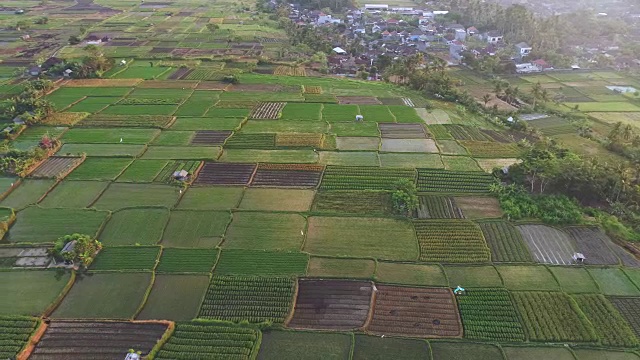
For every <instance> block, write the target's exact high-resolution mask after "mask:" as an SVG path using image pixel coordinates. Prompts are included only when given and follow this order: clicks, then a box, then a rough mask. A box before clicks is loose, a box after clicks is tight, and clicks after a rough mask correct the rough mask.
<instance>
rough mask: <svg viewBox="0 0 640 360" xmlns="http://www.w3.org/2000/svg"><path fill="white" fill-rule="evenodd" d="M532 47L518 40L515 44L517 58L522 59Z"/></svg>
mask: <svg viewBox="0 0 640 360" xmlns="http://www.w3.org/2000/svg"><path fill="white" fill-rule="evenodd" d="M531 50H533V48H532V47H531V46H529V44H527V43H526V42H520V43H517V44H516V57H517V58H519V59H523V58H525V57H527V56H528V55H529V54H530V53H531Z"/></svg>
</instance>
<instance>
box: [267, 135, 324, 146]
mask: <svg viewBox="0 0 640 360" xmlns="http://www.w3.org/2000/svg"><path fill="white" fill-rule="evenodd" d="M321 144H322V134H314V133H308V134H299V133H279V134H277V135H276V146H283V147H313V148H317V147H320V145H321Z"/></svg>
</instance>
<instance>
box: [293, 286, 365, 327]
mask: <svg viewBox="0 0 640 360" xmlns="http://www.w3.org/2000/svg"><path fill="white" fill-rule="evenodd" d="M372 290H373V288H372V286H371V282H369V281H346V280H307V279H300V280H298V298H297V299H296V306H295V310H294V313H293V318H292V319H291V321H290V322H289V324H288V326H289V327H292V328H302V329H325V330H350V329H357V328H360V327H362V326H364V323H365V321H366V320H367V317H368V316H369V307H370V303H371V293H372Z"/></svg>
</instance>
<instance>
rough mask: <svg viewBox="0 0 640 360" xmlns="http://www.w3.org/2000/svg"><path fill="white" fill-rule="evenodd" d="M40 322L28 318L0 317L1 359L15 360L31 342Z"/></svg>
mask: <svg viewBox="0 0 640 360" xmlns="http://www.w3.org/2000/svg"><path fill="white" fill-rule="evenodd" d="M37 324H38V321H37V320H36V319H35V318H32V317H26V316H0V358H3V359H14V358H15V356H16V355H18V353H19V352H20V350H22V348H23V347H24V346H25V345H26V344H27V342H28V341H29V337H30V336H31V333H32V332H33V331H34V330H35V328H36V325H37Z"/></svg>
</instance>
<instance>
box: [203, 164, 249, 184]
mask: <svg viewBox="0 0 640 360" xmlns="http://www.w3.org/2000/svg"><path fill="white" fill-rule="evenodd" d="M255 168H256V164H234V163H213V162H207V163H205V164H204V166H203V167H202V169H201V170H200V173H199V174H198V178H197V179H196V181H195V184H197V185H247V184H248V183H249V181H250V180H251V175H252V174H253V171H254V170H255Z"/></svg>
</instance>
